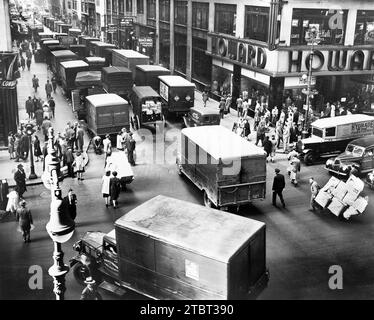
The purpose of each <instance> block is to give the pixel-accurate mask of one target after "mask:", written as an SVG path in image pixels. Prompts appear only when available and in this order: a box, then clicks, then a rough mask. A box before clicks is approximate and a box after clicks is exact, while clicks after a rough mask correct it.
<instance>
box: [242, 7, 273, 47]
mask: <svg viewBox="0 0 374 320" xmlns="http://www.w3.org/2000/svg"><path fill="white" fill-rule="evenodd" d="M268 30H269V8H267V7H253V6H245V30H244V36H245V37H246V38H248V39H253V40H258V41H263V42H267V41H268Z"/></svg>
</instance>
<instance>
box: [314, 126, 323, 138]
mask: <svg viewBox="0 0 374 320" xmlns="http://www.w3.org/2000/svg"><path fill="white" fill-rule="evenodd" d="M312 134H313V135H314V136H317V137H320V138H322V136H323V131H322V130H321V129H318V128H316V127H314V128H313V132H312Z"/></svg>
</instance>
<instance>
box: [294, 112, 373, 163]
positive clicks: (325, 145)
mask: <svg viewBox="0 0 374 320" xmlns="http://www.w3.org/2000/svg"><path fill="white" fill-rule="evenodd" d="M373 133H374V117H371V116H367V115H363V114H352V115H346V116H338V117H333V118H323V119H319V120H317V121H315V122H313V123H312V135H311V137H309V138H306V139H302V140H301V141H299V142H298V144H297V151H298V152H299V153H300V154H302V159H303V160H304V162H305V164H306V165H312V164H314V163H316V162H317V161H319V160H321V159H322V160H323V159H329V158H331V157H334V156H337V155H339V154H340V153H342V152H343V151H344V150H345V148H346V147H347V144H348V143H349V142H351V141H352V140H354V139H357V138H361V137H364V136H368V135H371V134H373Z"/></svg>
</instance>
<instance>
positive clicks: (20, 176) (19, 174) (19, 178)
mask: <svg viewBox="0 0 374 320" xmlns="http://www.w3.org/2000/svg"><path fill="white" fill-rule="evenodd" d="M17 169H18V170H17V171H16V172H15V173H14V177H13V178H14V181H15V182H16V185H17V186H16V191H17V192H18V195H19V196H20V197H22V195H23V194H24V193H25V192H26V191H27V189H26V173H25V170H23V165H22V164H19V165H18V166H17Z"/></svg>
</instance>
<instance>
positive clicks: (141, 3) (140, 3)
mask: <svg viewBox="0 0 374 320" xmlns="http://www.w3.org/2000/svg"><path fill="white" fill-rule="evenodd" d="M136 11H137V13H139V14H143V13H144V1H143V0H136Z"/></svg>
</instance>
